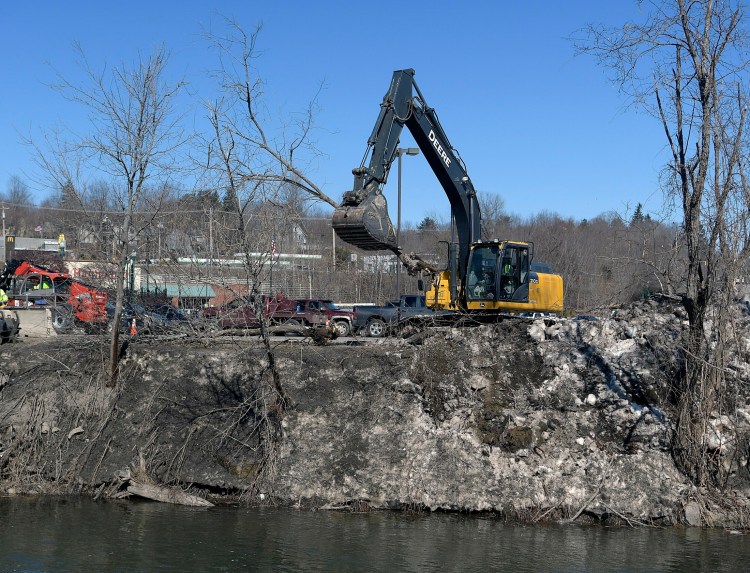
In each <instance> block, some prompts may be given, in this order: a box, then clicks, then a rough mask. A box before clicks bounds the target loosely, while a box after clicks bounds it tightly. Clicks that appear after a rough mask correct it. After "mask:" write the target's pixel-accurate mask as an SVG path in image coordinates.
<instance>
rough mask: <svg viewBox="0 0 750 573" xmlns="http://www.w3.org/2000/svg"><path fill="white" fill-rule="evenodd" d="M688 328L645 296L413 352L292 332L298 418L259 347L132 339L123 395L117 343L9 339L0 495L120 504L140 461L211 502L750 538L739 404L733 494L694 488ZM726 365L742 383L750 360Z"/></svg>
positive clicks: (423, 342)
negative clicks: (127, 476)
mask: <svg viewBox="0 0 750 573" xmlns="http://www.w3.org/2000/svg"><path fill="white" fill-rule="evenodd" d="M742 320H744V321H745V323H744V324H745V332H750V329H748V328H747V326H748V325H747V322H748V321H747V317H744V318H742ZM683 328H684V316H682V314H681V311H680V310H679V308H677V307H674V306H669V305H665V304H657V303H645V304H640V305H634V306H632V307H629V308H628V309H623V310H620V311H616V312H615V313H614V315H613V316H612V317H610V318H607V319H602V320H599V321H573V320H557V321H547V322H545V321H543V320H537V321H534V322H520V321H506V322H504V323H502V324H499V325H492V326H482V327H476V328H464V329H448V328H442V329H434V330H431V331H430V332H429V333H428V334H427V335H426V336H424V337H418V338H419V342H418V343H416V342H415V340H416V338H415V339H414V340H412V342H411V343H410V342H409V341H408V340H400V339H384V340H381V341H377V342H375V343H368V344H359V345H330V346H322V347H321V346H315V345H312V344H309V343H307V342H304V341H301V340H299V339H298V340H290V341H288V342H284V343H280V344H278V345H276V346H275V348H274V353H275V356H276V360H275V361H276V365H277V368H278V374H279V380H280V382H281V384H282V386H283V388H284V390H285V392H286V393H287V395H288V399H289V400H288V403H287V404H286V405H285V409H282V408H281V407H280V405H279V404H278V402H277V401H276V400H274V394H273V392H272V390H271V388H272V387H273V385H272V382H271V380H272V377H271V373H270V371H269V366H268V360H267V357H266V354H265V352H264V350H263V348H262V347H261V346H260V345H259V344H258V343H257V342H256V341H254V340H249V339H248V340H238V341H234V342H232V343H226V342H225V343H222V344H218V343H215V344H208V345H207V344H198V343H194V344H186V343H185V342H184V341H166V340H156V339H153V340H146V339H143V340H140V341H137V340H136V341H133V342H132V343H130V345H129V346H128V347H127V348H126V349H124V350H123V353H124V355H125V358H124V360H123V362H122V376H121V381H120V384H119V385H118V387H117V388H116V389H114V390H112V389H108V388H106V387H104V384H103V380H104V377H103V376H102V372H103V371H105V372H106V369H103V368H102V364H103V362H104V360H105V357H106V356H107V350H106V347H105V345H106V341H104V340H99V339H96V338H83V337H82V338H77V337H70V338H69V337H60V338H58V339H56V340H53V341H50V342H38V343H36V344H32V343H29V342H20V343H18V344H14V345H5V346H3V347H2V349H0V361H1V362H0V363H1V364H2V366H1V367H0V368H1V370H0V480H2V484H0V489H2V490H5V491H7V490H10V491H16V492H40V493H44V492H52V491H64V492H82V491H85V492H96V494H97V495H111V494H113V493H114V492H115V491H116V489H117V479H116V477H115V476H116V475H117V474H118V472H121V471H122V470H124V469H126V468H130V469H131V471H132V472H134V474H135V475H137V476H138V477H139V479H141V480H146V481H151V482H153V483H158V484H162V485H176V486H180V487H183V488H189V489H190V490H191V491H193V492H194V493H198V494H200V495H206V496H209V497H212V498H214V497H220V496H222V495H224V496H230V497H234V496H243V497H245V498H246V499H248V500H263V501H264V502H269V501H272V502H275V503H283V504H299V505H301V506H305V507H313V506H316V507H320V506H328V507H331V506H334V507H339V506H356V507H358V508H361V507H365V506H369V507H383V508H397V509H403V508H412V509H424V508H429V509H435V510H437V509H445V510H460V511H491V512H497V513H501V514H503V515H508V516H514V517H521V518H524V519H527V520H530V521H538V520H544V519H561V518H576V519H578V520H581V519H589V520H603V521H605V522H617V523H632V524H635V523H649V524H654V523H656V524H672V523H678V522H684V521H689V522H691V523H699V522H700V523H704V524H711V525H732V526H745V525H746V522H745V519H746V513H745V508H746V500H747V498H748V492H750V488H748V465H747V464H748V462H747V451H745V450H743V449H742V447H741V444H747V436H748V433H749V428H750V408H747V406H746V404H747V401H746V400H745V399H744V398H742V399H741V400H738V401H737V402H736V404H739V407H738V408H737V409H736V410H735V411H733V412H723V413H722V415H719V414H718V413H717V416H716V424H715V425H714V427H713V428H712V432H711V435H707V440H714V441H715V443H716V453H717V456H718V457H721V458H722V460H723V461H722V463H730V464H734V468H735V471H734V472H733V473H732V474H731V476H732V477H731V480H730V482H731V483H728V484H727V490H728V491H729V493H728V494H727V495H726V496H723V497H722V496H712V495H709V494H708V493H707V492H701V491H698V490H696V489H695V488H694V487H693V486H692V485H690V484H689V483H688V482H687V481H686V480H685V479H684V477H683V476H682V475H681V474H680V473H679V472H678V471H677V470H676V468H675V466H674V463H673V461H672V457H671V454H670V440H671V427H672V422H673V419H672V413H671V406H670V400H671V394H672V392H673V385H672V384H673V381H674V380H675V379H676V376H677V374H678V373H677V364H678V361H677V358H678V353H679V344H678V339H679V334H680V332H681V330H682V329H683ZM742 344H745V345H746V346H745V347H743V349H742V352H747V351H748V349H750V343H748V342H747V341H745V342H741V343H740V346H741V345H742ZM729 368H730V369H732V372H733V374H732V376H734V378H733V379H734V380H735V386H736V388H735V391H736V392H737V393H739V392H744V391H746V390H747V388H746V385H747V381H748V379H749V377H748V373H747V361H746V360H744V361H743V360H742V356H741V355H738V357H737V359H736V360H734V361H733V362H732V363H730V365H729ZM730 378H731V377H730ZM730 500H731V501H730Z"/></svg>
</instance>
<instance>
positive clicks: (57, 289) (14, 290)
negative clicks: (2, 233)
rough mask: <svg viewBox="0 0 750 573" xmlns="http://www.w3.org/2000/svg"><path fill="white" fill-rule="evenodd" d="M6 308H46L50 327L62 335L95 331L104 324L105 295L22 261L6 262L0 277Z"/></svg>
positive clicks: (56, 272) (63, 275)
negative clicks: (78, 330)
mask: <svg viewBox="0 0 750 573" xmlns="http://www.w3.org/2000/svg"><path fill="white" fill-rule="evenodd" d="M0 289H2V290H4V291H5V294H6V295H7V296H8V302H7V303H6V307H7V308H16V309H21V308H37V309H38V308H49V309H51V311H52V327H53V328H54V329H55V332H57V333H58V334H62V333H65V332H68V331H70V330H71V329H72V328H73V327H74V326H82V327H83V328H84V329H85V330H87V331H90V330H97V329H101V328H104V327H106V324H107V309H106V304H107V293H106V292H105V291H102V290H98V289H96V288H94V287H92V286H90V285H87V284H85V283H82V282H80V281H77V280H75V279H73V278H72V277H71V276H70V275H69V274H68V273H66V272H62V271H54V270H51V269H49V268H46V267H43V266H41V265H37V264H33V263H31V262H29V261H25V260H10V261H7V262H6V263H5V268H4V269H3V272H2V273H0Z"/></svg>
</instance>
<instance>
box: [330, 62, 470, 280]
mask: <svg viewBox="0 0 750 573" xmlns="http://www.w3.org/2000/svg"><path fill="white" fill-rule="evenodd" d="M404 126H406V127H407V128H408V129H409V131H410V133H411V134H412V136H413V137H414V140H415V141H416V143H417V145H418V146H419V148H420V150H421V151H422V153H423V154H424V156H425V158H426V159H427V162H428V163H429V165H430V167H431V168H432V170H433V172H434V173H435V176H436V177H437V179H438V181H439V183H440V185H441V186H442V187H443V190H444V191H445V194H446V195H447V196H448V200H449V202H450V204H451V209H452V212H453V219H454V221H455V225H456V232H457V235H458V237H457V239H458V241H457V242H458V248H459V252H458V261H457V262H458V267H459V268H460V269H464V268H466V263H467V260H468V255H469V247H470V245H471V244H472V243H473V242H474V241H477V240H479V238H480V228H481V219H480V217H481V216H480V210H479V204H478V202H477V197H476V192H475V191H474V186H473V185H472V183H471V180H470V179H469V176H468V174H467V173H466V168H465V166H464V164H463V162H462V161H461V158H460V157H459V155H458V153H457V151H456V150H455V149H453V147H452V146H451V144H450V141H449V140H448V137H447V136H446V134H445V132H444V131H443V128H442V127H441V125H440V122H439V121H438V118H437V115H436V114H435V111H434V110H433V109H432V108H430V107H429V106H428V105H427V103H426V102H425V99H424V96H423V95H422V93H421V92H420V91H419V88H418V87H417V84H416V83H415V82H414V70H412V69H408V70H398V71H395V72H394V73H393V78H392V80H391V85H390V87H389V89H388V92H387V93H386V94H385V97H384V98H383V102H382V103H381V105H380V114H379V116H378V119H377V121H376V123H375V127H374V129H373V131H372V135H370V138H369V140H368V141H367V150H366V151H365V155H364V157H363V159H362V163H361V164H360V166H359V167H357V168H355V169H353V170H352V173H353V174H354V188H353V189H352V190H351V191H347V192H346V193H344V198H343V200H342V203H341V206H340V207H339V208H338V209H336V210H335V212H334V214H333V228H334V229H335V230H336V233H337V234H338V235H339V237H341V239H343V240H344V241H346V242H347V243H349V244H352V245H354V246H356V247H359V248H360V249H363V250H390V251H392V252H394V253H396V254H397V255H398V256H399V258H401V259H402V260H404V258H406V257H408V256H409V255H405V253H404V252H403V251H402V249H401V248H400V245H397V244H396V232H395V231H394V229H393V224H392V222H391V219H390V217H389V215H388V206H387V202H386V200H385V196H384V195H383V188H384V186H385V183H386V181H387V179H388V173H389V171H390V168H391V165H392V164H393V161H394V159H395V158H396V150H397V148H398V144H399V139H400V136H401V131H402V129H403V128H404ZM368 157H369V163H368V164H367V165H365V163H366V162H367V160H368ZM420 265H421V268H422V269H425V270H429V271H432V272H434V269H432V268H429V265H426V264H424V262H423V261H421V262H420V263H417V266H420ZM408 266H409V265H408V264H407V267H408Z"/></svg>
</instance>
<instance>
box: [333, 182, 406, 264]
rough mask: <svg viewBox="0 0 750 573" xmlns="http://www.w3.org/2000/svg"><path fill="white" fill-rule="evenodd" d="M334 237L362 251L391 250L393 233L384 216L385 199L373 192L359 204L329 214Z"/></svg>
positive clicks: (350, 204)
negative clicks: (335, 235)
mask: <svg viewBox="0 0 750 573" xmlns="http://www.w3.org/2000/svg"><path fill="white" fill-rule="evenodd" d="M333 228H334V229H335V230H336V234H337V235H338V236H339V237H341V239H342V240H344V241H346V242H347V243H349V244H350V245H354V246H355V247H359V248H360V249H362V250H365V251H381V250H394V249H396V248H397V247H398V245H397V244H396V231H395V230H394V229H393V223H391V219H390V217H389V216H388V204H387V202H386V200H385V197H384V196H383V195H382V194H380V193H375V194H373V195H370V196H368V197H366V198H365V199H364V200H362V201H361V202H359V203H355V204H352V203H348V202H346V201H344V204H343V205H342V206H341V207H339V208H338V209H336V210H335V211H334V212H333Z"/></svg>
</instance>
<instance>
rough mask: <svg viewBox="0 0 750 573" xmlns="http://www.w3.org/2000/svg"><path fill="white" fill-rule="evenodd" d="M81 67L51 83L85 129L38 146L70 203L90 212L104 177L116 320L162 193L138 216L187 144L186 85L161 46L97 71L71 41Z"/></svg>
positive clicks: (112, 378)
mask: <svg viewBox="0 0 750 573" xmlns="http://www.w3.org/2000/svg"><path fill="white" fill-rule="evenodd" d="M76 51H77V54H78V56H79V58H80V61H79V63H80V67H81V69H82V71H83V72H84V74H85V77H86V80H85V81H84V82H82V83H81V84H74V83H72V82H71V81H69V80H68V79H66V78H65V77H64V76H62V75H61V74H59V73H58V83H57V84H56V85H55V86H54V88H55V89H56V90H58V91H59V92H60V93H61V94H62V95H63V97H65V98H66V99H68V100H69V101H71V102H73V103H75V104H78V105H80V106H82V107H83V108H84V109H85V110H86V111H87V112H88V118H89V122H90V125H89V130H88V133H82V134H80V135H78V136H76V137H75V138H70V137H67V135H68V134H70V133H80V132H81V130H80V129H79V130H75V131H70V132H66V134H65V135H62V134H61V132H48V133H47V134H45V142H46V146H45V147H42V146H40V145H36V148H37V150H38V154H37V159H38V161H39V163H40V164H41V166H42V167H43V168H44V171H45V173H47V175H48V176H49V177H50V178H51V180H52V181H53V182H55V183H56V184H57V185H58V186H59V187H60V188H64V189H67V191H68V193H69V195H70V197H69V198H70V200H71V201H73V202H75V203H77V204H78V206H79V208H80V209H81V210H82V211H83V212H84V213H88V212H87V208H88V207H89V206H90V205H92V203H91V202H90V201H89V200H91V201H93V205H94V206H95V209H96V205H97V203H98V201H97V198H98V197H99V196H100V195H101V193H100V189H101V185H96V186H93V187H92V186H89V185H87V180H96V181H101V180H103V179H107V181H108V186H109V189H110V191H111V193H112V195H111V199H112V202H113V203H114V206H115V211H116V213H117V218H118V221H117V224H116V225H113V226H112V228H113V232H114V233H115V236H114V240H113V243H114V246H113V251H114V252H113V257H114V259H115V265H116V269H115V272H116V277H117V280H116V281H115V282H116V299H115V311H114V324H115V325H119V324H120V318H121V315H122V308H123V299H124V291H125V278H124V277H125V270H126V267H127V264H128V262H129V260H130V255H131V253H132V252H133V251H134V247H135V244H136V241H137V239H138V236H139V235H140V234H141V233H143V232H144V230H145V229H147V228H148V227H149V226H150V225H151V223H152V222H153V220H154V217H155V216H156V213H157V212H158V206H159V204H160V201H161V199H162V195H161V194H160V193H159V192H158V191H156V197H155V200H153V199H154V197H153V195H152V196H150V198H151V199H152V203H151V204H150V205H148V207H150V212H151V215H150V216H148V217H145V218H143V217H141V218H139V217H136V215H137V210H138V209H139V208H141V207H144V206H146V205H145V202H144V200H145V199H146V198H147V191H148V190H149V188H150V189H152V190H159V189H165V190H166V189H168V186H165V185H163V183H164V181H166V180H168V179H169V177H170V176H172V175H173V174H174V170H175V164H176V152H177V150H178V148H179V146H180V145H181V144H182V143H184V142H185V139H186V138H185V135H184V131H183V129H182V127H181V125H180V116H179V115H178V114H176V113H175V112H174V108H173V103H174V99H175V97H176V96H177V94H178V93H179V92H180V91H181V89H182V88H183V86H184V83H183V82H181V81H177V82H174V83H172V82H169V81H168V80H167V77H166V69H167V63H168V59H169V58H168V55H167V53H166V52H165V50H164V48H163V47H162V48H159V49H156V50H155V51H154V53H153V54H152V55H150V56H148V57H146V58H142V59H140V60H139V61H137V62H136V63H135V64H134V65H133V66H132V67H129V66H126V65H124V64H123V65H121V66H118V67H114V68H111V69H110V68H104V69H103V70H102V71H97V70H95V69H94V68H93V67H92V66H91V65H90V64H89V62H88V61H87V58H86V55H85V53H84V51H83V50H82V49H81V47H80V46H76ZM112 332H113V334H112V340H111V345H110V375H109V381H108V384H109V385H111V386H114V385H115V384H116V382H117V376H118V355H119V346H120V345H119V328H113V329H112Z"/></svg>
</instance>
